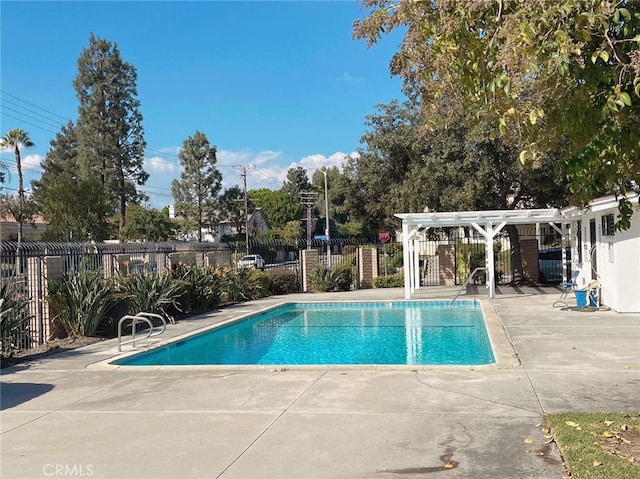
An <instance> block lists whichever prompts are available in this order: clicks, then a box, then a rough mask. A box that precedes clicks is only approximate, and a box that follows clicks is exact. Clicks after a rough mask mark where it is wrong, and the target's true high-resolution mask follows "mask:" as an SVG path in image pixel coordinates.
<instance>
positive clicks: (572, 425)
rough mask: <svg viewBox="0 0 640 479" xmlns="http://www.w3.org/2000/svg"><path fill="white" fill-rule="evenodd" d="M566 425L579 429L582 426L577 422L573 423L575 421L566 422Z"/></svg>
mask: <svg viewBox="0 0 640 479" xmlns="http://www.w3.org/2000/svg"><path fill="white" fill-rule="evenodd" d="M565 424H566V425H567V426H569V427H578V426H579V425H580V424H578V423H577V422H573V421H565Z"/></svg>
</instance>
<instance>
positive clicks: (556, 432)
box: [544, 411, 640, 479]
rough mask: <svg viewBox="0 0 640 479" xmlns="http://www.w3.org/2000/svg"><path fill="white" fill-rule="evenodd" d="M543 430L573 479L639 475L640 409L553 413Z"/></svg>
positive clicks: (628, 478) (631, 478)
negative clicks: (618, 411) (622, 411)
mask: <svg viewBox="0 0 640 479" xmlns="http://www.w3.org/2000/svg"><path fill="white" fill-rule="evenodd" d="M544 432H545V433H546V434H550V435H549V438H550V440H551V435H553V440H555V442H556V444H557V445H558V449H559V451H560V454H561V455H562V457H563V459H564V462H565V466H566V468H567V473H568V474H570V477H571V478H573V479H640V411H638V412H634V413H627V414H625V413H562V414H550V415H548V416H547V427H546V428H545V429H544Z"/></svg>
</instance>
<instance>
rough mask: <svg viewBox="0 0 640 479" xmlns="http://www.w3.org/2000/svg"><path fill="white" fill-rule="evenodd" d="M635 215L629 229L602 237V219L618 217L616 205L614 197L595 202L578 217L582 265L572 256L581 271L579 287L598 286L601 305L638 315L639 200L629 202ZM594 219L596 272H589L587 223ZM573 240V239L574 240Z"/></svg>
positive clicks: (590, 266) (589, 242)
mask: <svg viewBox="0 0 640 479" xmlns="http://www.w3.org/2000/svg"><path fill="white" fill-rule="evenodd" d="M632 201H633V204H634V210H633V211H634V212H633V216H632V218H631V228H630V229H628V230H626V231H616V232H615V234H614V235H613V236H606V235H603V234H602V219H601V218H602V216H606V215H609V214H613V215H614V218H615V217H617V214H618V208H617V202H616V201H615V199H613V198H606V199H602V200H595V201H594V202H592V204H591V209H590V210H587V211H584V212H582V213H581V214H580V215H579V216H578V217H577V218H574V219H580V220H581V221H582V260H583V261H582V264H579V263H577V255H576V254H575V253H576V252H575V251H574V252H573V253H572V255H573V256H572V261H573V262H574V266H575V267H578V268H580V269H581V273H580V276H579V278H578V285H579V287H580V286H586V285H587V284H588V283H589V281H591V280H595V279H597V280H599V281H600V284H601V293H602V297H601V303H602V304H603V305H605V306H608V307H610V308H611V309H613V310H614V311H618V312H620V313H630V312H640V211H639V210H638V198H637V197H635V199H633V200H632ZM592 219H595V226H596V238H595V253H596V254H595V261H596V265H595V270H596V271H597V274H596V273H594V271H593V269H592V266H593V265H592V258H593V254H592V253H591V238H590V227H589V224H590V221H591V220H592ZM574 240H575V238H574Z"/></svg>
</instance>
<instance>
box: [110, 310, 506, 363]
mask: <svg viewBox="0 0 640 479" xmlns="http://www.w3.org/2000/svg"><path fill="white" fill-rule="evenodd" d="M448 306H449V304H448V302H441V301H435V302H433V301H431V302H430V301H421V302H414V301H398V302H385V303H381V302H362V303H291V304H286V305H284V306H281V307H278V308H276V309H272V310H269V311H265V312H263V313H259V314H256V315H254V316H251V317H248V318H246V319H243V320H241V321H237V322H234V323H231V324H228V325H225V326H222V327H219V328H216V329H213V330H210V331H207V332H205V333H201V334H198V335H195V336H192V337H190V338H187V339H185V340H182V341H179V342H176V343H172V344H169V345H166V346H164V347H161V348H157V349H154V350H151V351H148V352H144V353H140V354H137V355H134V356H129V357H127V358H124V359H121V360H118V361H116V362H115V363H114V364H119V365H127V366H142V365H146V366H149V365H154V366H157V365H205V364H219V365H245V364H273V365H284V364H291V365H293V364H416V365H426V364H433V365H436V364H464V365H479V364H489V363H493V362H495V360H494V356H493V351H492V350H491V344H490V342H489V338H488V335H487V331H486V328H485V324H484V318H483V316H482V310H481V309H480V306H479V304H478V303H477V302H475V301H459V302H456V303H455V304H454V305H453V308H452V309H448Z"/></svg>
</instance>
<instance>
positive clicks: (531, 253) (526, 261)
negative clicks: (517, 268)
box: [520, 238, 540, 283]
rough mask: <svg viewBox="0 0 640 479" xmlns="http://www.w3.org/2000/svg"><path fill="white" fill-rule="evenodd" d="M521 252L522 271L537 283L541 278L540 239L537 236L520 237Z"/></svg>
mask: <svg viewBox="0 0 640 479" xmlns="http://www.w3.org/2000/svg"><path fill="white" fill-rule="evenodd" d="M520 252H521V254H522V273H523V274H524V276H525V277H527V278H529V279H530V280H531V281H533V282H534V283H537V282H538V280H539V279H540V278H539V275H538V273H539V266H538V240H537V239H536V238H532V239H520Z"/></svg>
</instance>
